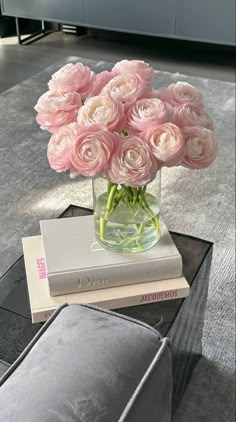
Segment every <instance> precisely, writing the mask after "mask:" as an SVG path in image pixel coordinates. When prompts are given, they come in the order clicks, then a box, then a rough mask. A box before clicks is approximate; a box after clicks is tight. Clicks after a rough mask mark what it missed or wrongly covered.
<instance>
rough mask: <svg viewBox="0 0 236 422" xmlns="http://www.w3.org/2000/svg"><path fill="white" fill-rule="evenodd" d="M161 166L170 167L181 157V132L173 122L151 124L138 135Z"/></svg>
mask: <svg viewBox="0 0 236 422" xmlns="http://www.w3.org/2000/svg"><path fill="white" fill-rule="evenodd" d="M140 136H141V137H142V138H143V139H144V141H145V142H146V143H147V144H148V146H149V148H150V150H151V152H152V154H153V155H154V156H155V158H156V160H157V162H158V163H159V164H160V165H161V166H167V167H172V166H175V165H177V164H179V162H180V161H181V160H182V159H183V157H184V153H185V145H184V139H183V136H182V133H181V131H180V129H179V128H178V126H176V125H174V124H173V123H164V124H162V125H156V126H153V127H151V128H149V129H147V130H146V131H144V132H142V134H141V135H140Z"/></svg>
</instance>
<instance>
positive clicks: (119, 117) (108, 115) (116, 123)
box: [77, 95, 126, 132]
mask: <svg viewBox="0 0 236 422" xmlns="http://www.w3.org/2000/svg"><path fill="white" fill-rule="evenodd" d="M77 121H78V123H79V126H80V127H89V126H91V125H93V124H98V125H99V126H100V127H101V128H102V129H108V130H109V131H111V132H121V131H122V130H123V129H124V127H125V123H126V116H125V113H124V105H123V104H122V103H120V102H118V101H115V100H113V99H112V98H110V97H104V96H103V95H98V96H97V97H91V98H89V99H88V100H86V101H85V104H84V105H83V106H82V107H81V108H80V109H79V112H78V118H77Z"/></svg>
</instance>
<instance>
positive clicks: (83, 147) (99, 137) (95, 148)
mask: <svg viewBox="0 0 236 422" xmlns="http://www.w3.org/2000/svg"><path fill="white" fill-rule="evenodd" d="M119 139H120V138H119V135H118V134H114V133H111V132H108V131H107V130H99V128H97V126H94V127H93V126H91V127H89V128H86V129H84V130H82V131H81V133H80V135H79V136H78V138H77V140H76V142H75V143H74V144H73V145H72V151H71V163H72V165H73V167H74V169H75V170H77V171H78V172H79V173H80V174H82V175H84V176H96V175H99V174H102V173H106V172H107V170H108V168H109V166H110V160H111V156H112V153H113V151H114V148H115V145H116V143H118V142H119Z"/></svg>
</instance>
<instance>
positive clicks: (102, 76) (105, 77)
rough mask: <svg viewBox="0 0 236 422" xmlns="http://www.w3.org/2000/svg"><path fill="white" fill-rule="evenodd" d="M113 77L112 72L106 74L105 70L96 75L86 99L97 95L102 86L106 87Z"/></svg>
mask: <svg viewBox="0 0 236 422" xmlns="http://www.w3.org/2000/svg"><path fill="white" fill-rule="evenodd" d="M114 76H115V75H114V74H113V73H112V72H108V71H107V70H104V72H101V73H97V74H96V76H95V79H94V83H93V88H92V90H91V91H90V93H89V95H88V97H87V98H90V97H93V96H95V95H99V94H100V92H101V90H102V88H104V86H105V85H107V84H108V82H110V80H111V79H112V78H114Z"/></svg>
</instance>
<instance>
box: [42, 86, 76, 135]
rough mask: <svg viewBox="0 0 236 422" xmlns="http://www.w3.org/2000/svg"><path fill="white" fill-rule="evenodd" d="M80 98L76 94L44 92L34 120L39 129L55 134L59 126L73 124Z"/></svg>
mask: <svg viewBox="0 0 236 422" xmlns="http://www.w3.org/2000/svg"><path fill="white" fill-rule="evenodd" d="M81 105H82V103H81V97H80V95H79V94H77V93H76V92H74V93H65V92H53V91H47V92H45V93H44V94H43V95H42V96H41V97H40V98H39V100H38V102H37V104H36V106H35V107H34V108H35V110H36V111H37V112H38V114H37V116H36V120H37V122H38V124H40V125H41V129H43V130H48V132H51V133H55V132H56V131H57V130H58V129H59V128H60V127H61V126H63V125H66V124H69V123H72V122H75V121H76V119H77V113H78V110H79V108H80V107H81Z"/></svg>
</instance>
